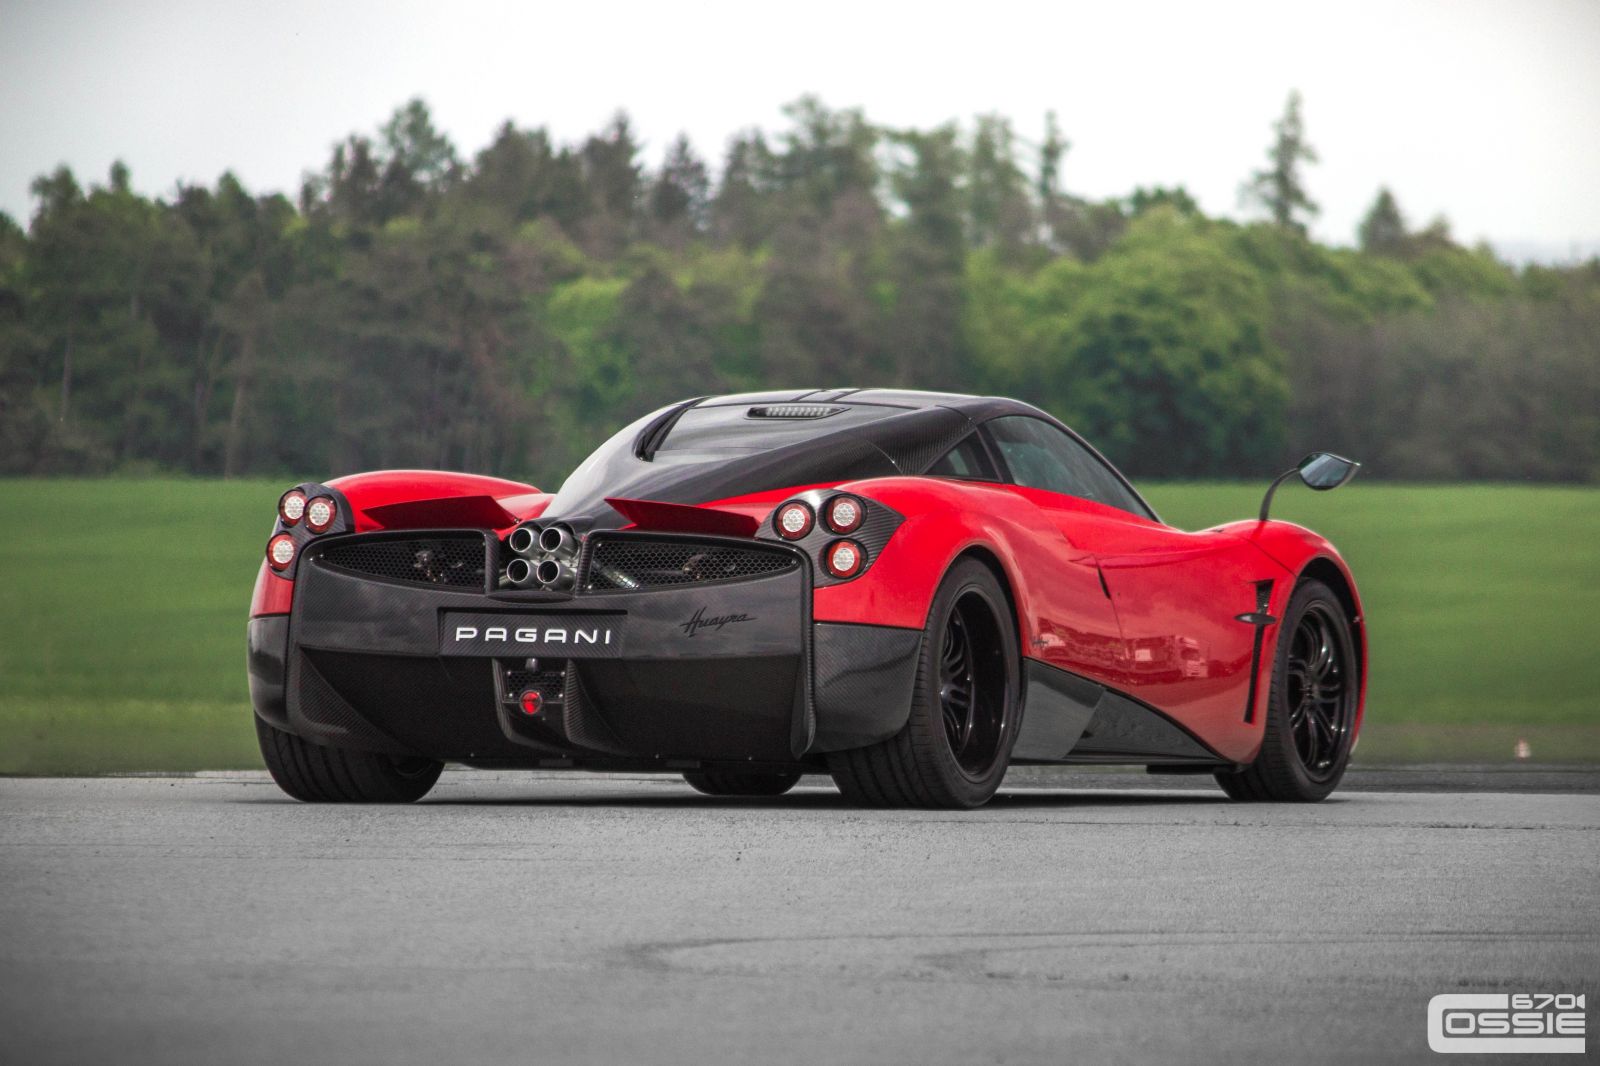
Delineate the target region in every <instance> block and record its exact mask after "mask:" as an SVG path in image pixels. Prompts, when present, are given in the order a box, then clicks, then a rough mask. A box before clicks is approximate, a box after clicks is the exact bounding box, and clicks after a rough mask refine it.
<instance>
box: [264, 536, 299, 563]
mask: <svg viewBox="0 0 1600 1066" xmlns="http://www.w3.org/2000/svg"><path fill="white" fill-rule="evenodd" d="M292 562H294V538H293V537H291V536H289V534H287V533H279V534H278V535H277V536H276V537H273V538H272V539H271V540H269V541H267V563H268V564H269V565H270V566H271V567H272V568H273V569H274V570H287V569H289V564H290V563H292Z"/></svg>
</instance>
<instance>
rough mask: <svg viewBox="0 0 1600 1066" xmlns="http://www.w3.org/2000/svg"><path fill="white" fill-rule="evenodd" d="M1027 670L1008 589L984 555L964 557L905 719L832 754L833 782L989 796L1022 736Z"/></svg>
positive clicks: (916, 794)
mask: <svg viewBox="0 0 1600 1066" xmlns="http://www.w3.org/2000/svg"><path fill="white" fill-rule="evenodd" d="M1020 675H1021V664H1020V659H1019V657H1018V650H1017V622H1016V617H1015V614H1014V612H1013V611H1012V609H1011V605H1010V601H1009V600H1008V599H1007V597H1006V594H1005V590H1004V589H1003V588H1002V586H1001V584H1000V581H999V579H998V578H997V577H996V576H995V574H994V572H993V571H991V570H990V569H989V568H988V567H987V566H985V565H984V564H983V563H981V562H979V561H977V560H975V559H963V560H960V561H959V562H957V563H956V565H955V566H953V567H951V569H950V572H949V573H948V574H947V575H945V579H944V581H943V583H941V584H940V586H939V591H938V592H937V593H935V595H934V597H933V603H932V606H931V607H930V609H929V611H928V621H927V623H926V625H925V626H924V628H923V631H922V646H921V651H920V653H919V656H918V662H917V672H916V680H915V684H914V686H913V689H912V693H911V706H910V713H909V715H908V716H907V720H906V724H905V726H904V727H903V728H902V729H901V730H900V732H899V733H898V734H897V735H895V736H893V737H891V738H889V739H888V740H885V741H882V742H881V743H878V744H873V745H871V746H869V747H865V748H855V749H853V750H850V751H842V752H834V753H832V754H830V755H829V757H828V771H829V772H830V773H831V774H832V775H833V780H834V783H835V784H836V785H838V786H839V791H840V792H842V793H844V795H845V797H846V798H847V799H849V800H851V801H852V802H854V803H857V804H860V805H862V806H866V807H943V808H957V809H964V808H972V807H979V806H982V805H983V804H984V803H987V802H988V801H989V798H990V797H991V796H993V795H994V793H995V790H996V789H998V788H999V787H1000V781H1001V779H1002V778H1004V777H1005V773H1006V767H1007V765H1008V764H1009V762H1010V758H1011V748H1012V745H1014V744H1015V743H1016V739H1017V727H1018V725H1019V722H1020V713H1021V682H1020Z"/></svg>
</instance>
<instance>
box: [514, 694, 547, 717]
mask: <svg viewBox="0 0 1600 1066" xmlns="http://www.w3.org/2000/svg"><path fill="white" fill-rule="evenodd" d="M543 704H544V698H543V697H542V696H540V695H539V690H538V689H536V688H530V689H528V690H527V691H526V692H524V693H523V694H522V695H521V696H519V697H517V706H519V707H521V708H522V713H523V714H526V715H529V716H530V717H531V716H533V715H536V714H538V713H539V709H540V707H541V706H543Z"/></svg>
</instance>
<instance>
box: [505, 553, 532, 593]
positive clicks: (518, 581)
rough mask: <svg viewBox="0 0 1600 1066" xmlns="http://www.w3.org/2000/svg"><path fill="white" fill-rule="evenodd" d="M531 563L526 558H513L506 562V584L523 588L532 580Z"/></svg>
mask: <svg viewBox="0 0 1600 1066" xmlns="http://www.w3.org/2000/svg"><path fill="white" fill-rule="evenodd" d="M534 577H535V575H534V568H533V564H532V563H530V562H529V561H528V560H526V559H521V558H518V559H513V560H511V561H510V562H509V563H507V564H506V584H508V585H510V586H511V587H512V588H519V589H525V588H527V587H528V586H529V585H532V584H533V582H534Z"/></svg>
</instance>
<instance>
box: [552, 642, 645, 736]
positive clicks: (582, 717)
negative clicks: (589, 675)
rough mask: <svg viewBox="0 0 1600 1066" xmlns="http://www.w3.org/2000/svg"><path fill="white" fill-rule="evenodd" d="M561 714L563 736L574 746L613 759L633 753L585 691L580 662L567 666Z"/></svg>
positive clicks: (569, 663)
mask: <svg viewBox="0 0 1600 1066" xmlns="http://www.w3.org/2000/svg"><path fill="white" fill-rule="evenodd" d="M561 714H562V718H561V725H562V732H564V733H565V734H566V736H567V739H568V740H570V741H571V742H572V743H574V744H576V745H578V746H579V747H581V748H588V749H589V750H591V751H603V752H608V753H610V754H613V755H625V754H628V753H629V751H628V748H627V747H625V746H624V745H623V743H622V742H621V741H620V740H618V739H617V737H616V735H615V734H614V733H612V732H611V729H610V728H609V727H608V726H607V725H606V723H605V719H604V718H602V717H600V713H599V712H598V711H597V710H596V709H595V706H594V704H593V702H592V701H591V700H590V699H589V697H588V694H587V693H586V692H585V691H584V688H583V678H582V677H581V676H580V675H579V673H578V664H577V663H576V662H568V663H567V684H566V703H565V704H564V705H563V706H562V709H561Z"/></svg>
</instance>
